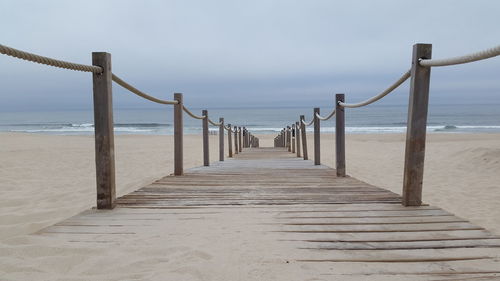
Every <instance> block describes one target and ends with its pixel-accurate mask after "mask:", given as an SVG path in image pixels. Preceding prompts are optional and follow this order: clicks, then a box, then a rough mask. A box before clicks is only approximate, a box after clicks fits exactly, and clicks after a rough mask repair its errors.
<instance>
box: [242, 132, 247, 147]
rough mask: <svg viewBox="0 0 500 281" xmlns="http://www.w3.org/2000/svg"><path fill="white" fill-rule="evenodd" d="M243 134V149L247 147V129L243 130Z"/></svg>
mask: <svg viewBox="0 0 500 281" xmlns="http://www.w3.org/2000/svg"><path fill="white" fill-rule="evenodd" d="M241 133H242V135H243V146H242V147H243V148H245V147H247V132H246V129H245V127H243V128H242V130H241Z"/></svg>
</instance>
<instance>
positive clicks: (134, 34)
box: [0, 0, 500, 111]
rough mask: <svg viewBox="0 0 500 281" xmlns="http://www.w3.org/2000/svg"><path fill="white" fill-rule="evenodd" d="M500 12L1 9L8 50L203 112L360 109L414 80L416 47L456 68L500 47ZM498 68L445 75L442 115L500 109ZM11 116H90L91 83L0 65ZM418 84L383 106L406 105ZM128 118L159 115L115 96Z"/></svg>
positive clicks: (440, 73) (72, 4)
mask: <svg viewBox="0 0 500 281" xmlns="http://www.w3.org/2000/svg"><path fill="white" fill-rule="evenodd" d="M499 14H500V1H496V0H490V1H485V0H475V1H470V0H467V1H461V0H453V1H444V0H432V1H430V0H420V1H406V0H393V1H359V0H353V1H333V0H327V1H320V0H317V1H316V0H315V1H312V0H311V1H305V0H304V1H293V0H286V1H271V0H263V1H261V0H252V1H217V0H212V1H191V0H182V1H147V0H145V1H128V0H120V1H112V0H109V1H104V0H100V1H94V0H85V1H78V0H75V1H50V0H45V1H23V0H15V1H14V0H13V1H11V0H0V34H1V36H0V38H1V41H0V43H1V44H4V45H7V46H10V47H14V48H17V49H21V50H24V51H28V52H33V53H36V54H40V55H44V56H48V57H53V58H57V59H62V60H67V61H71V62H77V63H82V64H91V53H92V52H94V51H105V52H109V53H111V54H112V68H113V73H115V74H116V75H118V76H120V77H121V78H122V79H124V80H126V81H127V82H129V83H130V84H132V85H134V86H136V87H137V88H139V89H141V90H142V91H145V92H147V93H149V94H151V95H153V96H156V97H158V98H162V99H171V98H172V97H173V93H174V92H181V93H183V94H184V101H185V103H186V104H187V105H188V106H191V107H194V108H221V107H222V108H237V107H275V106H286V107H292V106H328V105H330V104H333V97H334V94H335V93H345V94H346V100H347V101H350V102H357V101H361V100H363V99H366V98H368V97H370V96H372V95H375V94H377V93H379V92H380V91H382V90H384V89H385V88H386V87H388V86H389V85H391V84H392V83H393V82H394V81H395V80H397V79H398V78H399V77H400V76H401V75H402V74H403V73H404V72H405V71H407V70H408V69H409V68H410V63H411V52H412V45H413V44H415V43H431V44H433V57H434V58H446V57H453V56H459V55H464V54H467V53H471V52H476V51H479V50H483V49H487V48H491V47H494V46H496V45H498V44H500V28H499V27H500V17H499V16H498V15H499ZM499 71H500V57H497V58H493V59H490V60H486V61H481V62H475V63H471V64H467V65H460V66H450V67H442V68H433V69H432V76H431V103H440V104H443V103H444V104H446V103H458V104H467V103H498V104H500V76H499ZM0 81H1V85H2V87H1V90H0V99H1V102H0V110H4V111H5V110H7V111H10V110H21V111H22V110H80V109H91V108H92V76H91V74H90V73H82V72H74V71H68V70H62V69H57V68H53V67H49V66H44V65H39V64H34V63H29V62H25V61H21V60H19V59H15V58H11V57H7V56H4V55H1V56H0ZM408 84H409V82H406V83H405V84H404V85H403V86H401V87H400V88H398V90H396V91H395V92H394V93H393V94H391V95H390V96H388V97H387V98H386V99H384V100H383V101H382V102H381V103H382V104H391V103H392V104H406V103H407V102H408ZM113 95H114V96H113V98H114V105H115V107H116V108H158V107H161V105H156V104H152V103H151V102H148V101H145V100H142V99H141V98H139V97H136V96H135V95H133V94H131V93H129V92H127V91H125V90H123V89H121V88H120V87H119V86H118V85H114V87H113Z"/></svg>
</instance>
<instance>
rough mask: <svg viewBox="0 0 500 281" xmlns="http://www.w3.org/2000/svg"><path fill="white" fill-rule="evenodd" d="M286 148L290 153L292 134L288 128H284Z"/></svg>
mask: <svg viewBox="0 0 500 281" xmlns="http://www.w3.org/2000/svg"><path fill="white" fill-rule="evenodd" d="M286 147H287V148H288V152H292V134H291V132H290V126H286Z"/></svg>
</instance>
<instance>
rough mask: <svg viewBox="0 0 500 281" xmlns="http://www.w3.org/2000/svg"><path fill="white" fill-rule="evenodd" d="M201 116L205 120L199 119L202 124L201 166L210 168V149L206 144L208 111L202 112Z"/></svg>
mask: <svg viewBox="0 0 500 281" xmlns="http://www.w3.org/2000/svg"><path fill="white" fill-rule="evenodd" d="M201 115H202V116H205V118H203V119H201V122H202V124H203V166H210V160H209V157H210V147H209V144H208V110H205V109H204V110H202V111H201Z"/></svg>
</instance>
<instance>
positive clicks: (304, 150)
mask: <svg viewBox="0 0 500 281" xmlns="http://www.w3.org/2000/svg"><path fill="white" fill-rule="evenodd" d="M304 120H305V117H304V115H300V130H301V131H302V134H301V137H302V156H304V160H307V159H309V158H308V155H307V135H306V125H304V123H303V121H304Z"/></svg>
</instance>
